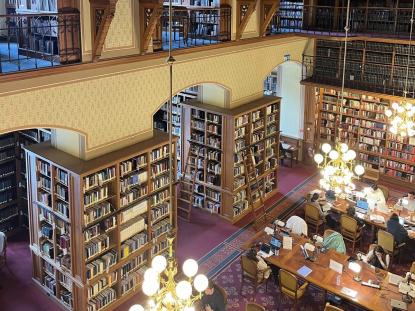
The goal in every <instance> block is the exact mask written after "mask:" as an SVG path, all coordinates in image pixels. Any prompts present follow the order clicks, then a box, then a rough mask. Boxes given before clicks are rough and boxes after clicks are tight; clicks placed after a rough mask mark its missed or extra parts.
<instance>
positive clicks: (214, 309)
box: [202, 280, 225, 311]
mask: <svg viewBox="0 0 415 311" xmlns="http://www.w3.org/2000/svg"><path fill="white" fill-rule="evenodd" d="M202 307H203V310H204V311H225V297H223V294H222V292H221V291H220V290H219V288H218V287H217V286H216V285H215V284H214V283H213V282H212V281H211V280H209V284H208V287H207V288H206V290H205V294H204V295H203V297H202Z"/></svg>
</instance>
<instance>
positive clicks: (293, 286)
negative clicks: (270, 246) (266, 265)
mask: <svg viewBox="0 0 415 311" xmlns="http://www.w3.org/2000/svg"><path fill="white" fill-rule="evenodd" d="M278 276H279V281H280V287H281V289H285V291H289V292H290V293H292V294H293V296H295V295H296V293H297V289H298V279H297V277H296V276H295V275H294V274H291V273H290V272H288V271H285V270H284V269H280V272H279V274H278Z"/></svg>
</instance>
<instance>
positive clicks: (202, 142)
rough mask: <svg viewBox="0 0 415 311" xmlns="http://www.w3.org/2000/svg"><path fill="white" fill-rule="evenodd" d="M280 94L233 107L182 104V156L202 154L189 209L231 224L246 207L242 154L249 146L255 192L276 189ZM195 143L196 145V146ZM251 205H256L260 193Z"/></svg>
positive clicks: (270, 193) (191, 156)
mask: <svg viewBox="0 0 415 311" xmlns="http://www.w3.org/2000/svg"><path fill="white" fill-rule="evenodd" d="M279 112H280V98H278V97H274V96H264V97H262V98H260V99H258V100H255V101H253V102H251V103H248V104H244V105H241V106H239V107H237V108H234V109H225V108H219V107H216V106H211V105H207V104H203V103H200V102H198V101H196V100H194V101H190V102H186V103H184V104H183V115H182V119H183V120H182V124H183V129H182V141H186V142H187V143H185V144H184V146H183V147H184V148H183V150H184V156H185V157H186V158H193V159H195V158H196V156H197V152H200V155H199V161H198V162H200V163H198V165H197V168H195V169H194V171H195V175H196V179H195V187H194V201H193V204H192V205H193V207H198V208H201V209H203V210H206V211H209V212H211V213H217V214H219V215H220V216H222V217H225V218H226V219H227V220H229V221H231V222H233V223H235V222H237V221H238V220H240V219H241V218H243V217H244V216H245V215H247V213H248V212H249V211H250V209H249V207H250V206H251V205H250V204H249V202H248V199H247V193H246V188H247V183H246V178H245V177H243V174H244V169H243V152H244V150H246V148H251V149H252V152H253V156H254V162H255V163H254V164H255V173H256V175H257V178H258V181H259V184H260V186H259V188H260V189H259V190H258V191H253V192H254V193H259V191H261V192H262V193H263V194H264V199H268V198H269V197H271V196H272V195H274V194H275V193H276V192H277V187H278V183H277V169H278V157H279V134H280V132H279V128H280V126H279V117H280V115H279ZM195 146H198V147H199V149H196V147H195ZM254 197H255V200H254V202H253V205H254V206H255V208H257V209H258V208H260V205H261V204H260V200H259V199H258V196H254Z"/></svg>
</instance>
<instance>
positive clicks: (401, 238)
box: [386, 213, 408, 244]
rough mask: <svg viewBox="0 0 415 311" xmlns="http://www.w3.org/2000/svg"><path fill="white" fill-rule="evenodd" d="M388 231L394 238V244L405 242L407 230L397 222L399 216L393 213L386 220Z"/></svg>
mask: <svg viewBox="0 0 415 311" xmlns="http://www.w3.org/2000/svg"><path fill="white" fill-rule="evenodd" d="M386 225H387V228H388V232H389V233H391V234H392V235H393V237H394V238H395V243H396V244H401V243H405V242H406V240H407V238H408V231H406V229H405V228H404V227H403V226H402V225H401V224H400V223H399V216H398V214H396V213H393V214H392V215H391V217H390V218H389V220H388V222H387V224H386Z"/></svg>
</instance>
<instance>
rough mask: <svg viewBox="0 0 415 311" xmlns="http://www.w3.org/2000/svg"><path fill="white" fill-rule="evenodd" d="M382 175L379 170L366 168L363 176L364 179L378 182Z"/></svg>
mask: <svg viewBox="0 0 415 311" xmlns="http://www.w3.org/2000/svg"><path fill="white" fill-rule="evenodd" d="M379 177H380V173H379V170H378V169H373V168H369V167H366V168H365V174H364V175H363V178H364V179H367V180H370V181H374V182H377V181H378V180H379Z"/></svg>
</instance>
